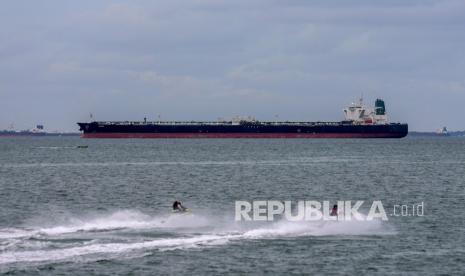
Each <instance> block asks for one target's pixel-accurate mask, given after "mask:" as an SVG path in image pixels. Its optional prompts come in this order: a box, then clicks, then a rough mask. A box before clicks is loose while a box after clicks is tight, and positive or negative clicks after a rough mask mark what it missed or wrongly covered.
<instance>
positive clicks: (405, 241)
mask: <svg viewBox="0 0 465 276" xmlns="http://www.w3.org/2000/svg"><path fill="white" fill-rule="evenodd" d="M80 145H86V146H88V147H87V148H78V146H80ZM464 176H465V139H464V138H405V139H399V140H396V139H394V140H389V139H379V140H377V139H373V140H372V139H363V140H359V139H353V140H352V139H348V140H344V139H342V140H337V139H321V140H305V139H282V140H281V139H224V140H222V139H206V140H198V139H180V140H165V139H161V140H124V139H123V140H113V139H108V140H98V139H96V140H92V139H89V140H87V139H80V138H78V137H19V138H1V139H0V273H8V274H10V275H11V274H12V275H15V274H18V275H19V274H21V275H23V274H31V275H41V274H43V275H49V274H66V275H73V274H76V275H89V274H98V275H102V274H130V273H133V274H137V275H139V274H147V275H154V274H175V273H184V274H188V275H191V274H209V273H211V274H220V273H234V274H244V273H259V274H261V273H275V274H284V273H296V274H299V273H308V274H315V273H328V274H383V275H384V274H393V275H397V274H401V273H405V274H420V273H421V274H461V273H463V271H465V234H464V232H465V231H464V230H465V227H464V226H465V222H464V219H465V214H464V211H463V202H464V198H465V183H464V182H465V180H464V179H465V177H464ZM174 200H180V201H182V203H183V204H184V205H185V206H187V207H189V208H190V209H191V210H192V212H190V213H186V214H176V213H172V211H171V204H172V202H173V201H174ZM238 200H241V201H249V202H252V201H254V200H280V201H287V200H291V201H295V202H297V201H299V200H316V201H324V200H329V201H330V202H336V201H337V200H346V201H354V202H355V201H357V200H363V201H365V202H372V201H374V200H377V201H381V202H382V203H383V206H384V208H385V211H386V213H387V216H388V220H387V221H381V220H374V221H298V222H291V221H287V220H284V219H279V218H277V219H276V220H275V221H270V222H263V221H261V222H243V221H235V219H234V218H235V202H236V201H238ZM419 204H423V205H422V206H423V207H424V210H423V213H422V214H421V215H418V214H416V215H415V214H412V213H411V212H410V213H408V214H407V213H405V214H401V215H399V214H398V213H397V214H396V215H394V214H393V211H394V209H395V207H394V206H402V205H407V206H418V205H419ZM365 207H366V208H362V209H361V210H360V212H362V213H365V214H366V212H367V211H368V210H367V208H369V205H367V206H365ZM399 208H400V207H399ZM413 209H414V208H413ZM399 210H400V209H397V211H398V212H399Z"/></svg>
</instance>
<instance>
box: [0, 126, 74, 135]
mask: <svg viewBox="0 0 465 276" xmlns="http://www.w3.org/2000/svg"><path fill="white" fill-rule="evenodd" d="M76 135H79V133H70V132H46V131H45V130H44V126H43V125H37V126H36V127H35V128H32V129H28V130H14V128H13V127H12V126H11V127H10V129H8V130H0V137H10V136H76Z"/></svg>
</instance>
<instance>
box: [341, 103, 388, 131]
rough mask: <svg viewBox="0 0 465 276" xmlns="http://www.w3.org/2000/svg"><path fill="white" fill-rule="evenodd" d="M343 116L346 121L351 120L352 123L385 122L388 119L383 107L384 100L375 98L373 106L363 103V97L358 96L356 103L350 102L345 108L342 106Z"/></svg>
mask: <svg viewBox="0 0 465 276" xmlns="http://www.w3.org/2000/svg"><path fill="white" fill-rule="evenodd" d="M344 117H345V120H346V121H351V122H353V123H354V124H378V125H379V124H387V123H388V119H387V115H386V110H385V107H384V101H383V100H381V99H377V100H376V102H375V107H374V108H373V107H368V106H365V105H363V98H360V99H359V101H358V103H352V104H351V105H350V106H348V107H347V108H344Z"/></svg>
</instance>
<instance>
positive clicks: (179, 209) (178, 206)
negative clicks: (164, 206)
mask: <svg viewBox="0 0 465 276" xmlns="http://www.w3.org/2000/svg"><path fill="white" fill-rule="evenodd" d="M188 211H189V209H188V208H186V207H184V206H182V204H181V202H180V201H177V200H176V201H175V202H173V212H188Z"/></svg>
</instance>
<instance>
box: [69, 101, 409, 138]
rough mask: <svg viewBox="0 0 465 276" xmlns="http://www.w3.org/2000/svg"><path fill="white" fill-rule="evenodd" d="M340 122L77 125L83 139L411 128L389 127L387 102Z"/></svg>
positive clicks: (354, 110) (356, 107) (374, 132)
mask: <svg viewBox="0 0 465 276" xmlns="http://www.w3.org/2000/svg"><path fill="white" fill-rule="evenodd" d="M343 111H344V116H345V119H344V120H343V121H340V122H298V121H297V122H293V121H276V122H274V121H257V120H255V119H254V118H235V119H233V120H229V121H225V120H218V121H205V122H202V121H154V122H149V121H147V119H146V118H144V120H143V121H124V122H115V121H110V122H102V121H92V122H88V123H78V125H79V127H80V131H82V135H81V137H83V138H402V137H405V136H406V135H407V134H408V125H407V124H404V123H389V122H388V119H387V115H386V108H385V104H384V101H383V100H381V99H377V100H376V101H375V107H374V108H371V107H367V106H365V105H363V100H362V99H360V100H359V101H358V102H357V103H352V104H351V105H350V106H348V107H347V108H344V110H343Z"/></svg>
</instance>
